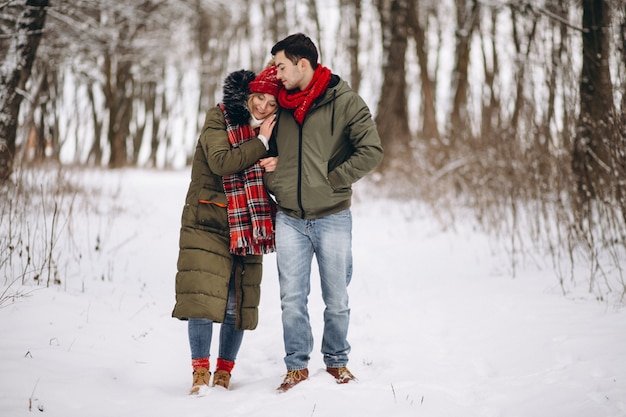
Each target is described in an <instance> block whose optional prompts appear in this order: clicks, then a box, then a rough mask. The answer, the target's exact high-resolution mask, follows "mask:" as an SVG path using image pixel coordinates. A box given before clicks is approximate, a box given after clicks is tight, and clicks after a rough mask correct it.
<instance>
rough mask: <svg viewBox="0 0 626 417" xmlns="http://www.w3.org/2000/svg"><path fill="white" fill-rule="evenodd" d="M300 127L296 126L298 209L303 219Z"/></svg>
mask: <svg viewBox="0 0 626 417" xmlns="http://www.w3.org/2000/svg"><path fill="white" fill-rule="evenodd" d="M303 125H304V121H303V122H302V125H299V126H298V130H299V134H298V207H299V208H300V213H301V214H300V218H302V219H304V207H302V126H303Z"/></svg>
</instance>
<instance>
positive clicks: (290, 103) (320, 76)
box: [278, 65, 330, 124]
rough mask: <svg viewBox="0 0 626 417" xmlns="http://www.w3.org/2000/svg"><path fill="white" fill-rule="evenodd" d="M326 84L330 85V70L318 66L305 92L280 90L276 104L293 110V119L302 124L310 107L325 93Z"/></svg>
mask: <svg viewBox="0 0 626 417" xmlns="http://www.w3.org/2000/svg"><path fill="white" fill-rule="evenodd" d="M328 84H330V69H328V68H326V67H324V66H322V65H318V66H317V68H316V69H315V72H314V73H313V79H312V80H311V82H310V83H309V85H308V86H307V88H306V90H303V91H296V92H290V91H287V90H285V89H284V88H282V89H281V90H280V92H279V93H278V104H280V106H281V107H284V108H286V109H289V110H293V109H295V110H294V112H293V117H294V118H295V119H296V121H297V122H298V123H300V124H302V122H304V117H305V116H306V114H307V113H308V112H309V109H310V108H311V105H312V104H313V102H314V101H315V100H316V99H317V98H318V97H319V96H321V95H322V93H323V92H324V91H326V87H328Z"/></svg>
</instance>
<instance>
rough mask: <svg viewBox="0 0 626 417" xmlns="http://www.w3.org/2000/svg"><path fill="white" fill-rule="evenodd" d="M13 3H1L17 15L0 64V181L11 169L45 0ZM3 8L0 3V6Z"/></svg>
mask: <svg viewBox="0 0 626 417" xmlns="http://www.w3.org/2000/svg"><path fill="white" fill-rule="evenodd" d="M17 3H18V4H17V6H11V4H10V3H8V4H5V6H4V8H5V9H9V10H8V12H9V14H10V15H12V14H13V12H16V16H17V19H16V20H15V24H14V27H13V32H12V34H11V40H10V43H9V47H8V50H7V53H6V55H5V57H4V58H3V63H2V67H0V182H5V181H7V180H8V179H9V178H10V176H11V174H12V173H13V163H14V158H15V141H16V132H17V121H18V115H19V111H20V104H21V102H22V99H23V98H24V95H23V94H24V92H25V87H26V83H27V81H28V79H29V77H30V73H31V69H32V66H33V61H34V60H35V55H36V53H37V47H38V46H39V42H40V40H41V36H42V31H43V28H44V24H45V21H46V8H47V7H48V0H26V1H23V2H17ZM1 8H3V7H2V6H0V9H1Z"/></svg>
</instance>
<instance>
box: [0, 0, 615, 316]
mask: <svg viewBox="0 0 626 417" xmlns="http://www.w3.org/2000/svg"><path fill="white" fill-rule="evenodd" d="M298 31H301V32H305V33H307V34H308V35H309V36H311V37H312V38H313V39H314V40H315V41H316V43H317V44H318V46H319V50H320V62H321V63H322V64H324V65H326V66H328V67H330V68H331V69H332V70H333V72H335V73H337V74H339V75H340V76H342V77H343V78H345V79H346V80H347V81H349V83H350V84H351V86H352V88H353V89H355V90H356V91H358V92H359V93H360V94H361V95H362V96H363V97H364V98H365V99H366V101H367V103H368V104H369V105H370V107H371V109H372V112H373V114H374V117H375V121H376V123H377V126H378V129H379V132H380V135H381V138H382V140H383V146H384V148H385V153H386V155H385V161H384V162H383V164H382V165H381V166H380V167H379V169H378V170H377V173H376V175H375V176H374V177H373V178H374V181H373V182H374V183H376V185H377V186H378V188H379V192H380V193H384V194H385V195H386V196H388V197H392V198H402V199H407V198H410V199H416V200H420V201H422V202H424V203H425V204H427V205H428V206H429V207H430V208H432V211H433V213H436V215H437V217H438V219H439V220H440V221H441V223H442V225H443V226H445V227H454V224H455V221H457V219H458V218H459V216H460V215H461V214H463V219H464V221H466V219H467V216H466V214H468V213H469V214H471V218H472V219H473V221H474V222H475V225H476V227H477V228H480V229H481V230H483V231H486V232H488V233H490V234H492V235H493V236H494V237H495V238H496V239H498V242H500V244H502V245H505V246H506V248H507V251H508V253H509V254H510V259H511V274H512V275H513V276H515V270H516V268H517V265H518V264H519V263H520V262H526V261H528V260H529V259H532V256H533V254H534V253H540V254H542V255H544V256H545V255H546V254H547V255H549V256H550V257H551V259H552V260H553V267H554V271H555V275H556V277H557V279H558V280H559V283H560V285H561V288H562V290H563V292H564V293H568V292H569V291H570V290H571V288H573V287H575V286H579V285H580V284H581V282H582V283H584V285H585V286H586V287H587V291H588V293H589V294H592V295H593V296H594V297H596V298H597V299H598V300H610V301H611V302H617V303H623V301H624V299H625V296H626V280H625V279H624V276H623V272H622V269H623V263H624V260H625V259H626V256H625V247H624V244H625V243H626V129H625V126H626V4H625V3H624V2H623V1H621V0H603V1H602V0H533V1H523V0H508V1H506V0H502V1H498V0H420V1H406V0H404V1H403V0H363V1H360V0H336V1H332V0H308V1H295V0H272V1H266V0H252V1H238V0H229V1H216V0H141V1H133V2H121V1H108V0H77V1H71V2H69V1H54V0H4V1H1V0H0V60H1V62H2V66H1V67H0V184H1V185H0V187H1V188H0V193H1V194H0V195H2V200H1V201H0V231H1V232H2V233H0V271H2V274H4V282H3V284H4V287H5V290H4V292H2V294H1V295H0V305H1V304H2V300H3V299H4V300H6V299H7V297H8V295H10V294H11V292H10V291H9V287H11V286H12V285H13V284H14V283H19V282H21V283H28V282H32V281H36V282H39V283H41V284H45V285H54V284H55V283H57V282H60V280H58V276H59V275H62V271H61V270H62V266H63V263H64V262H68V261H67V257H68V252H67V249H65V250H64V251H60V250H59V247H61V246H62V245H61V243H60V242H61V241H63V240H66V241H71V240H72V239H73V238H74V237H75V236H74V234H76V233H78V232H77V230H79V229H80V227H76V225H74V226H72V224H71V223H72V213H73V211H76V210H95V208H94V207H85V206H80V207H78V205H77V203H76V201H77V199H76V198H74V197H75V196H76V195H77V194H78V193H93V192H94V190H86V189H85V187H82V186H81V182H80V175H81V174H80V172H81V170H83V172H84V170H85V169H88V170H90V171H96V170H98V169H118V168H127V167H138V168H144V169H145V168H150V169H172V168H175V169H179V168H184V167H186V166H187V165H188V163H189V161H190V158H191V156H192V153H193V150H194V146H195V141H196V139H197V132H198V129H199V127H200V125H201V123H202V121H203V118H204V114H205V112H206V110H207V109H208V108H209V107H210V106H212V105H214V104H215V103H217V101H218V100H219V99H220V96H221V84H222V80H223V78H224V77H225V75H226V74H227V73H228V72H230V71H233V70H236V69H240V68H248V69H252V70H254V71H256V72H258V71H260V70H261V69H262V68H263V67H264V66H265V65H266V63H267V62H268V60H269V59H270V53H269V51H270V49H271V46H272V45H273V44H274V43H275V42H276V41H277V40H279V39H282V38H283V37H285V36H286V35H288V34H290V33H294V32H298ZM42 169H43V171H42ZM51 170H52V171H51ZM41 172H47V173H48V174H47V175H45V174H41ZM50 172H54V173H55V175H54V176H53V177H52V180H50V178H51V176H50ZM42 178H46V179H45V180H44V179H42ZM35 242H42V243H40V244H39V247H38V250H37V249H36V246H37V244H36V243H35ZM63 247H64V248H67V247H68V245H63ZM69 247H70V248H71V245H69ZM94 250H98V246H97V245H95V249H94ZM69 256H70V257H71V254H70V255H69ZM64 257H66V258H64ZM578 263H584V264H585V265H588V271H589V273H588V275H586V276H584V277H580V276H574V273H573V271H574V264H578Z"/></svg>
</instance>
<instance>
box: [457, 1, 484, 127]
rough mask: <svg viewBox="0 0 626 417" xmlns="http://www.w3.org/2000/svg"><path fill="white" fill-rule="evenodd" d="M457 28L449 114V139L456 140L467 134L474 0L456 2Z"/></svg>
mask: <svg viewBox="0 0 626 417" xmlns="http://www.w3.org/2000/svg"><path fill="white" fill-rule="evenodd" d="M456 15H457V26H458V29H457V30H456V50H455V54H456V55H455V63H454V72H453V75H452V77H453V91H454V99H453V102H452V112H451V114H450V124H451V126H450V127H451V132H450V133H451V138H453V139H456V138H458V137H462V136H463V134H464V133H467V131H468V130H467V129H468V127H469V115H468V109H467V100H468V91H469V80H468V73H467V71H468V68H469V59H470V45H471V40H472V36H473V34H474V29H475V28H476V26H477V24H478V3H477V1H476V0H456Z"/></svg>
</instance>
